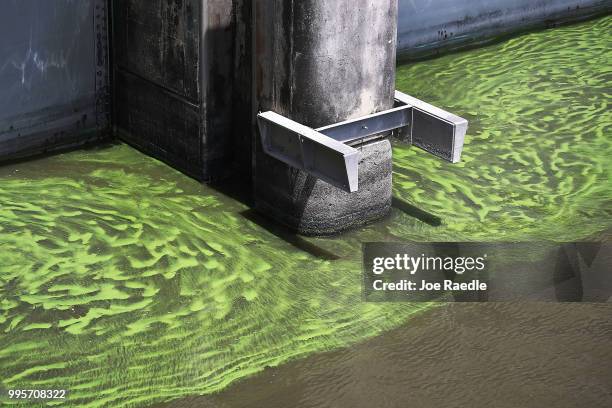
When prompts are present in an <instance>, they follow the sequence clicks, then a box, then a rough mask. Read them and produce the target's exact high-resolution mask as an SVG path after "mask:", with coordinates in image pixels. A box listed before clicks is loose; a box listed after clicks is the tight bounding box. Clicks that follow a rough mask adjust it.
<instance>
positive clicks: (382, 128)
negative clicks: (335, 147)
mask: <svg viewBox="0 0 612 408" xmlns="http://www.w3.org/2000/svg"><path fill="white" fill-rule="evenodd" d="M411 116H412V115H411V107H410V106H408V105H403V104H402V105H401V106H397V107H395V108H393V109H389V110H386V111H383V112H378V113H374V114H372V115H368V116H363V117H360V118H357V119H352V120H347V121H344V122H339V123H335V124H333V125H329V126H324V127H321V128H318V129H316V130H317V132H320V133H323V134H324V135H326V136H329V137H331V138H333V139H335V140H337V141H339V142H343V143H350V142H354V141H356V140H361V139H365V138H367V137H369V136H372V135H377V134H381V133H385V132H388V131H390V130H394V129H397V128H401V127H405V126H408V125H410V119H411Z"/></svg>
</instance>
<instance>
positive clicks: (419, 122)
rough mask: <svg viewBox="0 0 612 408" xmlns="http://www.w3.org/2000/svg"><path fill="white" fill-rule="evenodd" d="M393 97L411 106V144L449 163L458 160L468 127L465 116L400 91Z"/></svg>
mask: <svg viewBox="0 0 612 408" xmlns="http://www.w3.org/2000/svg"><path fill="white" fill-rule="evenodd" d="M395 100H397V101H399V102H401V103H404V104H406V105H409V106H411V107H412V125H411V129H410V132H409V134H410V142H411V143H412V144H414V145H415V146H417V147H419V148H421V149H423V150H425V151H426V152H428V153H431V154H433V155H435V156H437V157H440V158H442V159H444V160H446V161H449V162H451V163H457V162H459V160H460V159H461V151H462V150H463V141H464V139H465V133H466V132H467V127H468V121H467V120H466V119H463V118H461V117H459V116H457V115H454V114H452V113H450V112H447V111H445V110H443V109H440V108H437V107H435V106H433V105H430V104H428V103H426V102H423V101H421V100H420V99H417V98H414V97H412V96H410V95H406V94H405V93H402V92H400V91H395Z"/></svg>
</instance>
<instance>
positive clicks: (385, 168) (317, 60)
mask: <svg viewBox="0 0 612 408" xmlns="http://www.w3.org/2000/svg"><path fill="white" fill-rule="evenodd" d="M253 21H254V30H255V31H254V42H255V49H254V63H255V66H254V72H253V74H254V87H255V88H254V90H253V97H254V102H255V108H256V110H257V111H267V110H272V111H274V112H276V113H278V114H281V115H284V116H286V117H288V118H290V119H292V120H294V121H297V122H300V123H302V124H304V125H307V126H310V127H313V128H316V127H320V126H324V125H329V124H333V123H337V122H340V121H343V120H347V119H352V118H356V117H359V116H363V115H368V114H371V113H375V112H379V111H382V110H386V109H389V108H391V107H392V106H393V91H394V86H395V54H396V31H397V1H396V0H334V1H328V0H300V1H294V0H256V1H255V5H254V8H253ZM255 113H256V112H255ZM353 147H357V146H353ZM357 148H358V149H359V150H360V151H361V155H362V157H361V161H360V165H359V190H358V191H357V192H354V193H348V192H345V191H343V190H340V189H338V188H336V187H334V186H332V185H330V184H328V183H326V182H324V181H321V180H318V179H316V178H314V177H312V176H310V175H308V174H307V173H305V172H303V171H298V170H296V169H294V168H291V167H289V166H288V165H286V164H284V163H282V162H280V161H278V160H276V159H274V158H272V157H270V156H267V155H266V154H265V153H264V152H263V151H262V147H261V142H260V140H259V137H258V136H257V137H256V138H255V141H254V146H253V159H254V160H253V177H254V197H255V204H256V207H257V208H258V209H259V210H261V211H263V212H265V213H266V214H268V215H270V216H271V217H273V218H275V219H276V220H278V221H281V222H282V223H284V224H286V225H288V226H290V227H291V228H294V229H295V230H297V231H298V232H300V233H303V234H309V235H311V234H314V235H321V234H331V233H335V232H338V231H341V230H344V229H347V228H350V227H354V226H358V225H361V224H364V223H367V222H369V221H372V220H374V219H377V218H380V217H382V216H384V215H385V214H387V212H388V211H389V209H390V207H391V175H392V174H391V170H392V169H391V145H390V143H389V141H388V140H386V139H384V138H379V139H378V140H376V141H373V142H369V143H365V144H362V145H360V146H358V147H357Z"/></svg>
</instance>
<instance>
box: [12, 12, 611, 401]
mask: <svg viewBox="0 0 612 408" xmlns="http://www.w3.org/2000/svg"><path fill="white" fill-rule="evenodd" d="M611 29H612V17H606V18H602V19H599V20H596V21H592V22H588V23H585V24H580V25H575V26H570V27H564V28H561V29H558V30H549V31H543V32H539V33H533V34H529V35H526V36H522V37H519V38H515V39H512V40H509V41H506V42H504V43H501V44H498V45H495V46H491V47H486V48H482V49H479V50H473V51H470V52H467V53H461V54H455V55H449V56H446V57H442V58H439V59H436V60H433V61H427V62H422V63H418V64H414V65H409V66H401V67H398V76H397V78H398V81H397V82H398V85H397V87H398V89H400V90H401V91H404V92H407V93H409V94H413V95H414V96H416V97H419V98H421V99H424V100H427V101H428V102H430V103H433V104H435V105H438V106H441V107H443V108H446V109H448V110H451V111H453V112H455V113H457V114H459V115H461V116H464V117H466V118H468V119H469V120H470V130H469V132H468V135H467V137H466V145H465V150H464V154H463V159H462V162H461V163H460V164H458V165H450V164H448V163H444V162H442V161H439V160H437V159H435V158H432V157H431V156H430V155H427V154H425V153H423V152H421V151H419V150H418V149H414V148H411V147H410V146H407V145H402V144H396V145H395V146H394V185H393V190H394V209H393V212H392V213H391V215H390V216H389V217H388V218H386V219H385V220H382V221H381V222H379V223H376V224H375V225H370V226H367V227H365V228H362V229H360V230H357V231H353V232H351V233H348V234H345V235H342V236H340V237H334V238H326V239H316V238H303V237H296V236H293V235H290V234H286V233H283V232H282V231H279V230H274V229H271V228H268V227H266V226H264V225H263V224H262V223H261V222H259V221H258V220H257V219H255V217H253V216H252V212H251V210H250V209H249V208H248V207H247V206H245V205H243V204H242V203H240V202H238V201H236V200H234V199H232V198H231V197H228V196H226V195H224V194H222V193H220V192H219V191H218V190H215V189H214V188H211V187H210V186H202V185H200V184H199V183H197V182H196V181H194V180H191V179H189V178H188V177H186V176H184V175H182V174H180V173H178V172H176V171H174V170H172V169H170V168H169V167H167V166H165V165H163V164H161V163H159V162H157V161H155V160H153V159H151V158H149V157H146V156H144V155H142V154H140V153H138V152H136V151H135V150H133V149H131V148H129V147H127V146H125V145H120V144H119V145H114V146H106V147H100V148H98V149H95V150H83V151H75V152H71V153H67V154H62V155H56V156H52V157H47V158H44V159H41V160H35V161H30V162H27V163H19V164H14V165H8V166H3V167H0V388H2V387H4V388H45V389H57V388H66V389H68V390H69V391H70V393H69V400H68V401H67V402H66V404H65V405H66V406H75V407H79V408H80V407H106V406H113V407H140V406H149V405H151V404H153V403H161V402H166V401H169V400H172V399H177V398H181V397H187V396H190V395H207V394H208V395H211V394H212V395H214V393H219V392H221V393H222V394H216V396H215V397H211V398H207V399H203V400H197V401H200V402H202V404H204V403H210V404H217V405H211V406H229V407H231V406H232V405H231V404H236V403H238V402H239V401H241V404H243V406H253V407H260V406H267V405H270V406H274V404H273V403H272V402H273V401H275V400H278V401H279V402H278V403H277V404H276V406H305V407H308V406H317V404H319V406H342V407H344V406H349V407H350V406H352V405H353V404H354V402H355V401H358V402H362V403H363V404H364V405H363V406H378V405H379V404H378V402H376V403H375V401H379V399H380V401H381V403H385V401H388V402H389V403H391V401H398V402H397V403H398V404H401V403H402V401H413V400H410V399H409V396H410V395H411V394H410V393H411V392H414V393H417V392H418V394H417V395H419V396H420V398H421V399H419V400H415V401H417V402H416V403H414V404H413V405H416V406H423V405H426V404H425V401H427V403H428V404H435V402H436V401H437V399H436V398H437V396H438V395H440V396H446V397H448V398H449V400H450V401H451V402H452V401H453V399H452V398H454V396H453V394H452V393H451V391H453V392H455V391H456V393H457V398H458V401H461V402H466V401H468V400H469V398H468V396H467V394H466V393H468V392H472V391H470V390H472V389H473V390H481V391H482V392H486V393H488V394H487V395H485V396H479V395H472V397H473V400H472V401H477V402H479V401H483V402H482V404H478V405H481V406H491V405H494V406H497V405H499V404H503V403H505V401H515V402H516V404H515V405H514V406H522V403H521V402H522V401H526V400H527V399H528V398H532V399H533V401H536V402H549V401H552V400H551V399H550V398H552V397H550V396H549V395H548V394H547V393H548V392H550V390H554V396H556V397H555V398H557V401H564V402H565V403H567V404H573V403H575V404H574V406H580V407H582V406H597V405H594V404H591V402H593V401H595V403H598V404H606V403H607V402H609V400H607V399H606V398H607V397H606V395H607V394H606V393H605V392H604V390H605V388H604V387H603V386H601V384H606V383H607V384H609V383H612V382H611V381H609V370H608V368H609V367H608V368H606V367H605V366H604V365H602V363H601V361H602V360H601V359H603V358H607V359H608V360H609V357H610V356H609V355H608V354H606V353H607V350H609V349H610V348H611V347H612V341H611V339H610V322H609V320H607V319H608V317H607V316H610V315H612V309H611V308H610V307H609V306H608V307H607V308H606V307H605V305H603V306H602V305H598V306H589V305H545V306H539V305H532V306H520V305H517V306H498V305H493V306H491V305H483V306H479V305H476V306H474V305H470V306H449V307H448V308H447V309H442V310H434V311H427V313H428V314H426V315H424V316H423V317H422V318H419V319H418V320H414V319H415V316H418V315H419V314H420V313H422V312H424V311H425V310H426V309H431V308H432V307H433V306H432V305H430V304H424V303H397V304H390V303H380V304H372V303H365V302H362V301H361V287H360V282H361V276H360V271H361V253H360V252H361V251H360V250H359V248H361V244H362V243H363V242H368V241H419V240H421V241H445V240H448V241H462V240H486V241H504V240H506V241H538V240H559V241H575V240H582V239H584V238H585V237H592V236H594V235H596V234H599V233H601V232H602V231H606V230H608V229H609V228H610V227H611V226H612V211H611V209H612V184H610V176H611V175H612V166H611V164H612V162H611V161H610V157H612V144H611V143H610V131H611V129H612V127H611V125H612V116H611V112H612V111H611V110H610V109H609V106H608V105H609V96H610V94H611V93H612V92H611V91H610V89H611V88H610V85H609V84H610V81H611V79H612V70H611V69H610V61H612V42H611V39H612V37H610V35H609V33H610V32H611ZM464 308H465V309H464ZM517 308H518V309H517ZM444 311H445V312H444ZM444 313H446V314H444ZM461 316H463V317H461ZM509 319H510V321H508V320H509ZM415 321H416V322H419V323H414V322H415ZM462 322H463V323H462ZM511 322H513V324H512V325H510V326H508V324H510V323H511ZM543 322H544V323H545V324H544V323H543ZM400 326H401V327H403V329H400V330H399V331H396V332H392V333H391V334H388V335H384V337H379V338H378V339H376V340H372V341H371V342H370V341H369V340H368V339H371V338H373V337H375V336H378V335H381V334H382V333H385V332H387V331H389V330H392V329H397V328H398V327H400ZM398 336H399V337H398ZM471 336H473V337H471ZM421 339H422V340H421ZM458 339H463V340H461V342H459V343H457V342H458ZM425 340H427V341H425ZM364 341H366V343H363V342H364ZM456 343H457V344H459V345H464V343H465V344H467V346H465V345H464V348H458V347H457V345H456ZM355 344H361V345H358V346H355ZM471 344H476V345H478V348H475V349H472V348H470V347H471V346H470V345H471ZM493 345H494V346H493ZM536 346H537V347H536ZM487 347H494V348H493V349H490V350H489V349H487ZM530 347H535V349H531V348H530ZM339 348H344V349H343V350H342V351H338V352H337V353H338V354H336V352H334V353H332V354H322V355H321V356H317V355H316V354H317V353H327V352H329V351H331V350H336V349H339ZM405 350H408V351H405ZM483 350H485V351H486V352H485V351H483ZM487 350H488V351H487ZM470 351H471V352H470ZM409 352H410V353H409ZM443 356H446V357H447V358H450V360H448V362H445V361H444V360H441V358H442V357H443ZM474 356H478V357H480V356H483V357H486V360H485V361H483V362H481V363H474V361H473V358H474ZM568 356H569V357H568ZM451 357H452V358H451ZM298 358H306V359H305V360H301V361H295V360H296V359H298ZM568 358H569V359H568ZM564 359H567V360H564ZM583 359H584V361H587V362H589V363H588V364H587V365H582V366H580V364H583V363H582V362H583ZM396 360H397V361H396ZM291 361H293V362H291ZM384 362H389V363H391V362H394V363H396V365H393V366H391V368H389V369H388V370H387V369H386V368H384V367H383V363H384ZM286 363H288V365H286V366H283V365H284V364H286ZM267 366H271V367H282V368H279V369H265V367H267ZM453 367H457V369H453ZM576 367H579V368H580V370H578V371H577V370H576ZM275 370H278V371H275ZM310 370H312V372H309V371H310ZM260 372H263V374H262V375H261V376H258V377H252V379H248V378H249V377H250V376H252V375H255V374H257V373H260ZM275 373H277V374H275ZM278 373H282V374H278ZM392 373H396V374H397V375H395V376H393V378H391V377H389V375H391V374H392ZM273 374H275V375H273ZM576 375H578V378H575V377H576ZM547 376H548V377H547ZM275 378H284V379H286V382H278V380H275V381H276V382H273V383H272V384H269V385H266V384H267V381H268V382H269V381H270V380H272V379H275ZM438 378H440V380H438ZM236 381H243V382H242V383H239V385H237V386H232V384H233V383H235V382H236ZM262 381H263V382H262ZM283 381H285V380H283ZM372 381H373V383H375V384H379V386H380V388H376V387H368V386H367V385H366V383H369V382H372ZM538 381H539V382H540V383H541V384H544V386H543V388H534V387H535V386H534V385H532V384H533V383H538ZM487 382H489V384H500V386H498V387H495V386H490V385H488V384H487ZM506 383H507V384H508V386H507V388H504V389H503V390H502V389H501V388H503V387H502V386H501V385H504V386H505V384H506ZM258 384H260V385H258ZM230 386H231V387H232V388H227V387H230ZM226 389H227V390H228V391H225V390H226ZM260 389H261V391H259V390H260ZM377 390H378V391H377ZM380 390H389V392H390V394H389V395H384V398H383V394H382V391H380ZM234 393H235V395H236V396H233V394H234ZM262 393H264V394H265V393H268V394H267V395H268V397H266V396H265V395H264V394H262ZM492 393H497V394H492ZM522 393H525V394H524V398H523V399H521V400H512V399H509V398H510V397H516V398H518V396H519V395H522ZM284 394H286V395H284ZM291 394H294V395H291ZM426 395H429V399H427V398H426ZM493 395H497V399H495V400H494V401H495V404H491V401H492V400H493V399H492V398H493ZM508 395H509V396H510V397H509V396H508ZM589 395H591V397H589ZM578 397H579V398H578ZM254 398H260V399H259V400H257V399H254ZM266 398H267V400H266ZM477 398H479V399H477ZM547 398H548V399H547ZM572 398H576V399H572ZM589 398H594V400H593V401H592V400H591V399H589ZM325 401H327V402H325ZM517 401H518V402H517ZM579 401H584V402H585V404H582V403H581V404H579V405H576V404H578V402H579ZM325 404H327V405H325ZM334 404H335V405H334ZM18 405H21V406H32V403H30V402H28V403H25V402H24V403H22V404H18ZM37 405H38V406H43V405H45V404H43V403H40V404H37ZM405 405H409V404H405ZM444 405H447V404H444ZM470 405H473V404H470ZM606 405H610V404H606ZM204 406H205V405H204Z"/></svg>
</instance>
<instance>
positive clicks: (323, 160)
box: [257, 91, 468, 192]
mask: <svg viewBox="0 0 612 408" xmlns="http://www.w3.org/2000/svg"><path fill="white" fill-rule="evenodd" d="M257 124H258V126H259V131H260V134H261V138H262V143H263V149H264V151H265V152H266V153H267V154H268V155H270V156H272V157H275V158H276V159H278V160H280V161H282V162H284V163H287V164H288V165H290V166H292V167H295V168H297V169H301V170H304V171H306V172H308V173H310V174H312V175H313V176H315V177H318V178H319V179H321V180H324V181H326V182H328V183H330V184H332V185H334V186H336V187H338V188H341V189H343V190H345V191H348V192H354V191H357V188H358V173H359V171H358V170H359V169H358V165H359V158H360V153H359V151H358V150H356V149H354V148H352V147H350V146H349V145H348V144H349V143H359V142H363V141H365V140H367V139H369V138H371V137H381V135H384V134H385V132H389V131H395V133H396V136H397V135H399V133H400V132H399V131H400V130H401V135H400V136H399V137H400V139H402V140H404V141H406V142H408V143H411V144H414V145H415V146H417V147H419V148H421V149H423V150H425V151H426V152H428V153H431V154H433V155H435V156H437V157H440V158H442V159H444V160H447V161H450V162H452V163H457V162H458V161H459V159H460V157H461V150H462V149H463V140H464V138H465V133H466V131H467V125H468V122H467V120H465V119H463V118H460V117H459V116H456V115H453V114H452V113H450V112H446V111H445V110H442V109H440V108H437V107H435V106H433V105H430V104H428V103H426V102H423V101H421V100H419V99H417V98H413V97H412V96H409V95H406V94H404V93H402V92H399V91H395V107H393V108H392V109H389V110H386V111H383V112H378V113H374V114H372V115H368V116H363V117H360V118H356V119H351V120H347V121H344V122H339V123H335V124H333V125H329V126H324V127H321V128H318V129H312V128H310V127H308V126H304V125H302V124H300V123H298V122H295V121H293V120H291V119H289V118H286V117H284V116H282V115H279V114H277V113H274V112H272V111H268V112H264V113H260V114H259V115H257Z"/></svg>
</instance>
